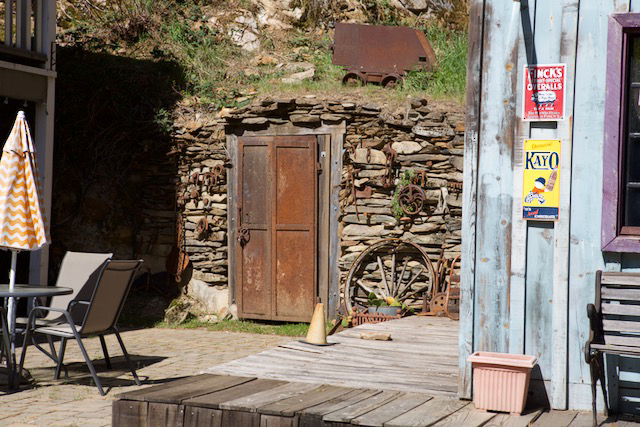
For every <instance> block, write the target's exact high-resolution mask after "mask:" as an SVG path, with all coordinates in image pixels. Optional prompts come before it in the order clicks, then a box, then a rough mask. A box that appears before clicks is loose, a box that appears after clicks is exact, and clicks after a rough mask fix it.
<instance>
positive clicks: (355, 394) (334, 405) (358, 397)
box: [299, 390, 381, 420]
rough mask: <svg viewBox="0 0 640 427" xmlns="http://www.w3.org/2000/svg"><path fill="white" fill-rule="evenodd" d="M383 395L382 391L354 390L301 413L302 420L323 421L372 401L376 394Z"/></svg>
mask: <svg viewBox="0 0 640 427" xmlns="http://www.w3.org/2000/svg"><path fill="white" fill-rule="evenodd" d="M379 393H381V391H380V390H353V391H351V392H349V393H347V394H343V395H342V396H340V397H338V398H335V399H331V400H329V401H326V402H324V403H321V404H320V405H316V406H312V407H310V408H305V409H303V410H301V411H300V412H299V415H300V418H301V419H302V418H314V419H318V420H321V419H322V417H324V416H325V415H327V414H330V413H332V412H336V411H339V410H341V409H344V408H346V407H348V406H351V405H358V404H359V403H360V402H362V401H364V400H366V399H370V398H371V397H373V396H375V395H376V394H379Z"/></svg>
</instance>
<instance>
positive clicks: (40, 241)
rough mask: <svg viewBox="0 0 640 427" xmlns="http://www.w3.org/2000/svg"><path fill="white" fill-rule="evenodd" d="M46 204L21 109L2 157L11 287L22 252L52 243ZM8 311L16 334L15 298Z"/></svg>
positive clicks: (0, 196) (1, 207) (2, 244)
mask: <svg viewBox="0 0 640 427" xmlns="http://www.w3.org/2000/svg"><path fill="white" fill-rule="evenodd" d="M42 203H43V199H42V196H41V191H40V180H39V177H38V168H37V167H36V156H35V149H34V147H33V141H32V139H31V134H30V132H29V127H28V126H27V121H26V119H25V116H24V112H23V111H20V112H19V113H18V117H17V118H16V122H15V124H14V125H13V129H12V130H11V134H10V135H9V138H8V139H7V142H6V143H5V144H4V148H3V149H2V158H1V159H0V248H6V249H10V250H11V270H10V271H9V286H10V287H13V286H14V285H15V281H16V259H17V256H18V252H19V251H23V250H24V251H33V250H37V249H40V248H42V247H43V246H44V245H46V244H47V243H49V242H50V238H49V233H48V231H47V227H46V221H45V218H44V212H43V206H42ZM8 311H9V312H8V318H9V319H8V320H9V331H10V332H11V334H13V332H14V331H15V301H14V299H13V298H9V310H8ZM12 345H13V343H12Z"/></svg>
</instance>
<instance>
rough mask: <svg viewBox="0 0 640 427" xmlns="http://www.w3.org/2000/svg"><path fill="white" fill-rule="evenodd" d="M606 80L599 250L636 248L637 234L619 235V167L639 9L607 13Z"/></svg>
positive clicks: (639, 240) (639, 28) (639, 25)
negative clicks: (630, 43)
mask: <svg viewBox="0 0 640 427" xmlns="http://www.w3.org/2000/svg"><path fill="white" fill-rule="evenodd" d="M608 31H609V39H608V47H607V78H606V81H607V84H606V95H605V108H604V147H603V149H604V151H603V163H602V164H603V167H602V230H601V244H602V250H603V251H607V252H640V235H622V234H620V227H621V223H622V204H621V202H622V200H621V192H622V173H621V172H622V171H623V163H622V162H623V156H622V150H623V147H624V141H625V140H626V135H625V132H626V130H625V113H626V111H627V106H626V100H627V97H626V93H625V86H626V85H625V84H626V78H627V76H626V74H627V68H628V67H627V41H628V35H629V34H631V33H635V34H638V33H640V13H614V14H611V15H609V28H608Z"/></svg>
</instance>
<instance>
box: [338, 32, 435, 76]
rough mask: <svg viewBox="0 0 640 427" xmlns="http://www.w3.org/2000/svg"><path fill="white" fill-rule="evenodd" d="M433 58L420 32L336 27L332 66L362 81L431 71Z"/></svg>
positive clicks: (426, 41) (425, 38)
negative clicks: (359, 74)
mask: <svg viewBox="0 0 640 427" xmlns="http://www.w3.org/2000/svg"><path fill="white" fill-rule="evenodd" d="M435 61H436V59H435V54H434V52H433V49H432V48H431V45H430V44H429V41H428V40H427V37H426V36H425V35H424V33H423V32H422V31H419V30H415V29H412V28H408V27H392V26H382V25H360V24H346V23H338V24H336V30H335V37H334V44H333V63H334V64H336V65H342V66H344V67H346V68H347V70H348V71H349V72H354V73H362V74H361V76H362V78H363V80H365V81H366V80H368V81H376V82H380V81H384V77H385V76H387V75H397V76H401V75H403V74H404V73H405V72H406V71H409V70H412V69H415V68H420V69H426V70H430V69H432V68H433V66H434V64H435Z"/></svg>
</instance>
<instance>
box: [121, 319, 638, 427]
mask: <svg viewBox="0 0 640 427" xmlns="http://www.w3.org/2000/svg"><path fill="white" fill-rule="evenodd" d="M364 331H376V332H388V333H390V334H391V336H392V341H369V340H362V339H360V332H364ZM457 334H458V324H457V323H456V322H453V321H451V320H449V319H446V318H424V317H409V318H405V319H399V320H394V321H391V322H385V323H380V324H377V325H363V326H359V327H357V328H353V329H349V330H346V331H343V332H341V333H339V334H336V335H334V336H332V337H329V338H328V341H329V342H333V343H336V344H335V345H332V346H327V347H316V346H309V345H307V344H303V343H300V342H298V341H294V342H291V343H288V344H285V345H281V346H279V347H277V348H274V349H272V350H268V351H265V352H263V353H260V354H257V355H254V356H249V357H246V358H243V359H238V360H236V361H233V362H230V363H226V364H222V365H218V366H215V367H213V368H211V369H209V370H207V371H206V373H203V374H201V375H198V376H195V377H189V378H183V379H180V380H176V381H173V382H171V383H168V384H162V385H157V386H153V387H150V388H146V389H141V390H136V391H133V392H129V393H124V394H122V395H120V396H119V400H115V401H114V402H113V418H112V423H113V424H112V425H113V426H114V427H124V426H126V427H152V426H153V427H155V426H181V427H196V426H197V427H236V426H241V427H244V426H247V427H253V426H255V427H321V426H322V427H349V426H379V427H410V426H411V427H428V426H435V427H480V426H486V427H524V426H530V425H533V426H535V427H550V426H554V427H588V426H591V414H590V413H587V412H575V411H552V412H546V413H545V412H543V411H542V410H533V411H531V410H530V411H526V412H525V414H523V415H522V416H511V415H509V414H496V413H490V412H481V411H478V410H476V409H475V408H474V406H473V404H472V403H470V402H468V401H463V400H459V399H457V397H455V394H456V387H457V378H456V373H457V364H458V356H457V353H458V344H457V339H458V338H457ZM229 345H233V343H232V342H230V343H229ZM600 420H601V421H603V417H602V416H600ZM605 425H612V426H613V425H618V426H627V425H632V423H631V422H629V423H625V422H622V423H621V422H620V421H618V422H617V424H616V421H615V419H613V420H610V422H609V423H606V424H605ZM634 425H635V424H634Z"/></svg>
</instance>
